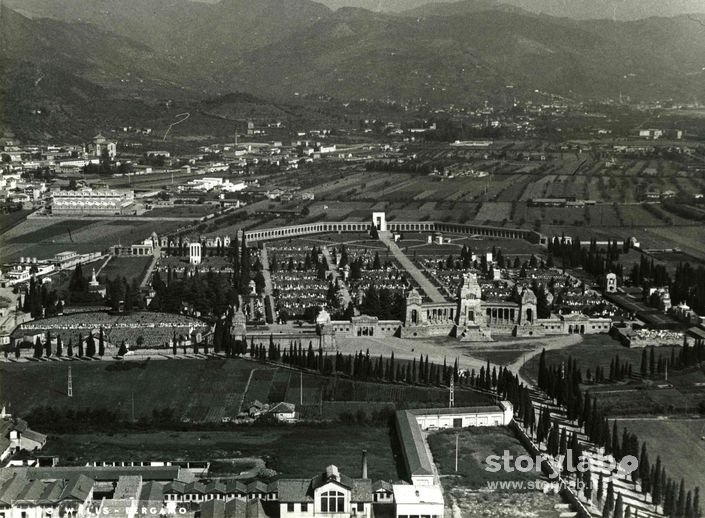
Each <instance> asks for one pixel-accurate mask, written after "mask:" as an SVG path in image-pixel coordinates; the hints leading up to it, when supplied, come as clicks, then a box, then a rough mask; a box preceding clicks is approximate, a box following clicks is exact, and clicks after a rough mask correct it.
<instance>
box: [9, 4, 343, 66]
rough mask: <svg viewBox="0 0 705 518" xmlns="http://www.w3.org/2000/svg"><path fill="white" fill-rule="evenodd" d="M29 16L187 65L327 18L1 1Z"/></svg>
mask: <svg viewBox="0 0 705 518" xmlns="http://www.w3.org/2000/svg"><path fill="white" fill-rule="evenodd" d="M5 3H6V5H8V6H9V7H12V8H13V9H16V10H18V11H19V12H21V13H23V14H25V15H26V16H28V17H35V18H50V19H53V20H59V21H64V22H76V21H81V22H84V23H88V24H91V25H94V26H96V27H98V28H100V29H102V30H104V31H109V32H111V33H114V34H116V35H119V36H122V37H125V38H128V39H131V40H133V41H135V42H140V43H142V44H144V45H146V46H149V47H150V48H152V49H153V50H154V51H155V52H158V53H160V54H162V55H164V56H167V57H168V58H169V59H171V60H174V61H175V62H178V63H180V64H181V66H185V67H192V66H202V65H204V64H209V63H210V62H211V61H214V62H222V61H227V60H229V59H230V58H231V56H232V55H233V54H240V53H242V52H246V51H249V50H251V49H254V48H257V47H260V46H264V45H269V44H271V43H274V42H275V41H278V40H280V39H282V38H284V37H286V36H288V35H290V34H293V33H294V32H296V31H298V30H301V29H303V28H305V27H307V26H309V25H310V24H312V23H314V22H315V21H317V20H318V19H320V18H321V17H324V16H327V15H328V14H329V13H330V10H329V9H328V8H327V7H325V6H323V5H321V4H318V3H315V2H313V1H310V0H257V1H256V2H254V1H252V0H223V1H222V2H219V3H217V4H213V5H208V4H200V3H195V2H191V1H189V0H5Z"/></svg>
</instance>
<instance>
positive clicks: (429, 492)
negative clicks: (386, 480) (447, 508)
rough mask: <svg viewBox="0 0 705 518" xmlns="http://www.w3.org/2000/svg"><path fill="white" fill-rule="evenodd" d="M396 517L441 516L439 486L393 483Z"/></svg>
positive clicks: (441, 507)
mask: <svg viewBox="0 0 705 518" xmlns="http://www.w3.org/2000/svg"><path fill="white" fill-rule="evenodd" d="M392 487H393V491H394V503H395V508H396V510H395V516H396V518H415V517H421V516H424V517H427V518H443V516H444V514H443V507H444V506H443V492H442V491H441V486H439V485H433V486H410V485H408V484H394V486H392Z"/></svg>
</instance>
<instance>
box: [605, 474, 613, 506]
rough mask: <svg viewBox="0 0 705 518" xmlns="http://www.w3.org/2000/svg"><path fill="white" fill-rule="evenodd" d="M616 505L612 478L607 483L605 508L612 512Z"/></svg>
mask: <svg viewBox="0 0 705 518" xmlns="http://www.w3.org/2000/svg"><path fill="white" fill-rule="evenodd" d="M613 507H614V482H612V480H610V481H609V483H608V484H607V495H606V496H605V508H606V509H608V510H609V511H610V512H611V511H612V509H613Z"/></svg>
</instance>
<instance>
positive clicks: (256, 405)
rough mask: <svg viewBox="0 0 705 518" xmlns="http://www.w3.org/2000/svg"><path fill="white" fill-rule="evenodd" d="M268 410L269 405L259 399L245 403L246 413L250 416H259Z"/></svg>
mask: <svg viewBox="0 0 705 518" xmlns="http://www.w3.org/2000/svg"><path fill="white" fill-rule="evenodd" d="M267 410H269V405H268V404H267V403H262V402H261V401H258V400H256V399H255V400H254V401H253V402H252V403H250V404H249V405H247V413H248V414H249V415H250V417H259V416H260V415H262V414H264V413H265V412H266V411H267Z"/></svg>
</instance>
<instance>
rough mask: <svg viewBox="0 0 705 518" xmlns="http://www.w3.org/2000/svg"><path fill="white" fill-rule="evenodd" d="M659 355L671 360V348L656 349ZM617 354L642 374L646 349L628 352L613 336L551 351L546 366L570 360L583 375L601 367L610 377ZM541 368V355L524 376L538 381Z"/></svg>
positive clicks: (525, 368)
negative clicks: (612, 363)
mask: <svg viewBox="0 0 705 518" xmlns="http://www.w3.org/2000/svg"><path fill="white" fill-rule="evenodd" d="M655 354H656V359H658V356H659V354H661V355H662V356H663V357H664V358H670V356H671V348H670V347H659V348H657V349H656V352H655ZM616 355H619V360H620V362H625V361H626V362H630V363H631V364H632V372H633V373H634V374H637V373H638V372H639V369H640V366H641V355H642V349H636V348H635V349H627V348H626V347H623V346H622V345H621V344H620V343H619V342H617V341H616V340H614V339H613V338H612V337H610V336H608V335H604V334H600V335H586V336H583V337H582V340H581V342H580V343H578V344H576V345H571V346H570V347H566V348H564V349H554V350H551V351H547V352H546V363H547V364H548V365H558V364H560V363H562V362H567V361H568V358H572V359H574V360H575V361H576V362H577V366H578V368H579V369H581V370H582V371H583V374H585V372H586V370H587V369H590V372H591V373H594V372H595V368H596V367H598V366H600V367H602V368H603V370H604V371H605V375H606V374H608V373H609V368H610V362H612V360H614V358H615V356H616ZM538 369H539V356H538V355H537V356H535V357H534V358H532V359H531V360H529V361H528V362H526V365H524V366H523V367H522V369H521V374H522V375H523V376H525V377H528V378H529V379H532V380H534V381H535V380H536V377H537V376H538ZM583 377H585V376H583Z"/></svg>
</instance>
